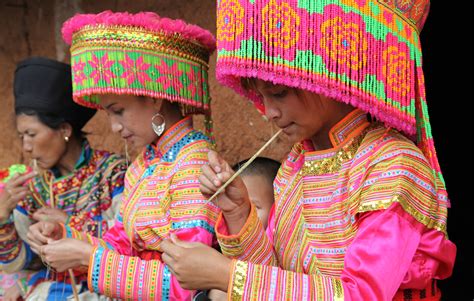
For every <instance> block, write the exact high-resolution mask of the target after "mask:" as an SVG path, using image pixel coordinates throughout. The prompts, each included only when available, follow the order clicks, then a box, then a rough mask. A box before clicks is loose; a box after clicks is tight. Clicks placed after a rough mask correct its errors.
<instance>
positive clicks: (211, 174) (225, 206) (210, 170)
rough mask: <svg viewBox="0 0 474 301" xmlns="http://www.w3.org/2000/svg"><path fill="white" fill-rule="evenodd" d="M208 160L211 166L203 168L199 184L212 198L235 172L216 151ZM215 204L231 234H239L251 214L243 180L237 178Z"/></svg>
mask: <svg viewBox="0 0 474 301" xmlns="http://www.w3.org/2000/svg"><path fill="white" fill-rule="evenodd" d="M208 159H209V165H204V166H203V167H202V174H201V175H200V176H199V182H200V189H201V192H202V194H204V195H207V196H209V197H211V196H212V195H213V194H214V193H215V192H216V191H217V190H218V189H219V188H220V187H221V186H222V185H224V183H226V182H227V180H229V179H230V178H231V177H232V175H233V174H234V171H233V170H232V168H231V167H230V165H229V164H228V163H227V162H226V161H225V160H224V159H222V158H221V157H220V156H219V154H217V153H216V152H215V151H209V153H208ZM213 202H214V203H215V204H216V205H217V206H218V207H219V208H221V210H222V213H223V215H224V217H225V220H226V222H227V227H228V230H229V232H231V233H230V234H235V233H238V232H239V231H240V229H241V228H242V226H243V225H244V224H245V221H246V220H247V217H248V215H249V213H250V199H249V195H248V192H247V188H246V187H245V184H244V182H243V181H242V179H241V178H240V177H237V178H235V179H234V180H233V181H232V183H230V184H229V185H228V186H227V187H226V188H225V189H224V191H223V192H221V193H220V194H219V195H218V196H216V198H215V199H214V200H213ZM235 231H236V232H235ZM234 232H235V233H234Z"/></svg>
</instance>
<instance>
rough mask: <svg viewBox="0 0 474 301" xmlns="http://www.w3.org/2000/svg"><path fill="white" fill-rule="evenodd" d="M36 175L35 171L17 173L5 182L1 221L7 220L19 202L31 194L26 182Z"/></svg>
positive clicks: (0, 201)
mask: <svg viewBox="0 0 474 301" xmlns="http://www.w3.org/2000/svg"><path fill="white" fill-rule="evenodd" d="M34 176H36V173H35V172H29V173H24V174H21V175H20V174H16V175H14V176H13V177H12V178H11V179H10V181H8V182H7V183H6V184H5V187H4V189H3V190H2V191H1V192H0V222H4V221H5V220H7V219H8V217H9V216H10V214H11V213H12V211H13V209H15V207H16V205H17V204H18V202H19V201H20V200H22V199H23V198H25V197H26V196H27V195H30V194H31V191H30V189H29V188H28V186H26V185H24V184H25V183H26V182H27V181H28V180H30V179H31V178H33V177H34Z"/></svg>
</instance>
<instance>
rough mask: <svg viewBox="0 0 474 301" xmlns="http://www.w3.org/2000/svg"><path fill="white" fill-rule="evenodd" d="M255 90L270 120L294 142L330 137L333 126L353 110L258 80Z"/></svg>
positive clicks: (324, 99) (319, 96) (329, 100)
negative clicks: (316, 137)
mask: <svg viewBox="0 0 474 301" xmlns="http://www.w3.org/2000/svg"><path fill="white" fill-rule="evenodd" d="M253 89H255V91H256V92H257V93H258V94H260V95H261V96H262V97H263V102H264V105H265V115H266V117H267V118H268V120H270V121H272V122H274V123H275V124H276V125H277V126H278V127H279V128H281V129H283V132H284V133H285V134H286V135H287V136H288V138H289V140H290V142H292V143H296V142H299V141H301V140H304V139H312V138H313V137H315V136H318V135H320V134H323V135H326V137H325V138H328V134H329V130H330V129H331V128H332V126H334V125H335V124H336V123H337V121H339V120H340V119H341V117H343V116H345V115H346V114H347V112H350V111H351V110H352V107H350V106H348V105H346V104H343V103H340V102H337V101H334V100H331V99H329V98H327V97H324V96H321V95H318V94H315V93H312V92H308V91H305V90H297V89H294V88H289V87H287V86H283V85H275V84H272V83H269V82H265V81H262V80H258V79H255V81H254V87H253ZM348 108H350V109H349V110H347V109H348Z"/></svg>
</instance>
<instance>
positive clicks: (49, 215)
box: [33, 207, 67, 224]
mask: <svg viewBox="0 0 474 301" xmlns="http://www.w3.org/2000/svg"><path fill="white" fill-rule="evenodd" d="M33 218H34V219H35V220H37V221H50V222H58V223H61V224H65V223H66V221H67V213H66V212H64V211H62V210H60V209H57V208H50V207H43V208H40V209H38V210H37V211H36V212H35V213H33Z"/></svg>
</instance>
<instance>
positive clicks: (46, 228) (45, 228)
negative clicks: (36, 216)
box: [41, 222, 56, 238]
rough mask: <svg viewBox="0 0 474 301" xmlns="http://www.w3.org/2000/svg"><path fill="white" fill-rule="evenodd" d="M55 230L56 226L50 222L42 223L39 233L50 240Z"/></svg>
mask: <svg viewBox="0 0 474 301" xmlns="http://www.w3.org/2000/svg"><path fill="white" fill-rule="evenodd" d="M55 230H56V224H55V223H51V222H44V223H42V227H41V233H42V234H43V235H44V236H45V237H48V238H50V237H51V234H53V233H54V232H55Z"/></svg>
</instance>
